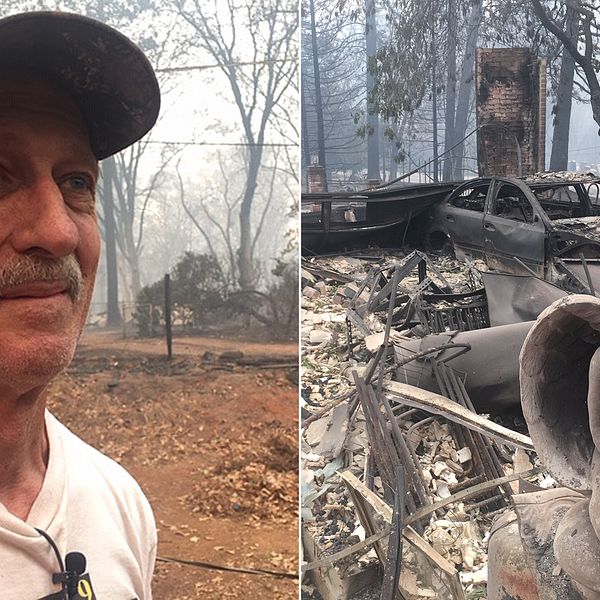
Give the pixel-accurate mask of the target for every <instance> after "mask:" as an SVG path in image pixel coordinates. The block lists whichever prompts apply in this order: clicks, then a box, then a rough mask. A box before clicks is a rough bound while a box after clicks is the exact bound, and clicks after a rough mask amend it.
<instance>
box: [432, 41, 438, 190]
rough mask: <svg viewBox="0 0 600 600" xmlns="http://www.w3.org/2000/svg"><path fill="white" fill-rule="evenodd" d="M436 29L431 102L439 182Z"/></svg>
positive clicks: (434, 153) (436, 173)
mask: <svg viewBox="0 0 600 600" xmlns="http://www.w3.org/2000/svg"><path fill="white" fill-rule="evenodd" d="M434 39H435V31H434V30H432V31H431V56H433V57H434V58H433V62H432V63H431V65H432V66H431V103H432V126H433V181H434V182H435V183H437V182H438V173H439V161H438V118H437V71H436V68H435V42H434Z"/></svg>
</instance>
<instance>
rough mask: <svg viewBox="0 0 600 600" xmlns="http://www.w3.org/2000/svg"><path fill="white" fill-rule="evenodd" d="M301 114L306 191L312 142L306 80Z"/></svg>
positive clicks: (302, 87)
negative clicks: (309, 128) (308, 118)
mask: <svg viewBox="0 0 600 600" xmlns="http://www.w3.org/2000/svg"><path fill="white" fill-rule="evenodd" d="M300 112H301V119H302V123H301V129H300V131H301V133H300V135H301V136H302V155H303V156H302V158H303V160H302V165H303V166H304V175H305V177H306V189H307V190H308V167H309V166H310V141H309V139H308V125H307V119H306V100H305V96H304V78H302V82H301V85H300Z"/></svg>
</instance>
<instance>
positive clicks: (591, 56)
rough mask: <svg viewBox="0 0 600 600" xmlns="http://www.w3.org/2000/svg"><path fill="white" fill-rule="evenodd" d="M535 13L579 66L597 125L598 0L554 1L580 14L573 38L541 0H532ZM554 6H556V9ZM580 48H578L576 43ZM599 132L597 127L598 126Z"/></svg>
mask: <svg viewBox="0 0 600 600" xmlns="http://www.w3.org/2000/svg"><path fill="white" fill-rule="evenodd" d="M531 3H532V5H533V9H534V11H535V14H536V15H537V16H538V18H539V19H540V21H541V23H542V25H543V26H544V27H545V28H546V30H547V31H549V32H550V33H551V34H552V35H554V36H556V38H558V40H560V42H561V43H562V44H563V45H564V47H565V48H566V50H567V51H568V52H569V54H570V55H571V56H572V57H573V60H574V61H575V62H576V63H577V64H578V65H579V66H580V67H581V70H582V71H583V74H584V77H585V80H586V83H587V85H588V89H589V94H590V103H591V106H592V114H593V116H594V121H596V123H597V124H598V125H599V126H600V81H599V80H598V75H597V70H598V59H597V52H598V46H599V39H600V16H599V15H600V4H599V3H598V1H597V0H592V1H591V2H586V3H584V2H581V1H580V0H569V2H557V3H556V4H558V5H559V6H558V9H559V10H560V9H561V8H565V7H566V6H567V5H568V7H569V8H570V9H571V10H572V11H573V12H574V13H575V14H576V15H577V16H578V17H579V36H577V38H576V39H573V36H572V33H571V32H570V31H567V29H566V28H563V27H562V26H561V22H560V19H559V18H556V17H555V15H554V14H553V13H552V12H551V11H549V10H548V9H547V8H546V6H544V5H543V4H542V2H541V0H531ZM555 10H556V9H555ZM578 44H581V46H582V51H580V50H579V45H578ZM599 133H600V130H599Z"/></svg>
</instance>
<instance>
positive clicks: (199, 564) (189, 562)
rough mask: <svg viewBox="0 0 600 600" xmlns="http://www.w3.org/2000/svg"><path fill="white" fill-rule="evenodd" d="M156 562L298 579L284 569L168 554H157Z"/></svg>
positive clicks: (295, 575) (296, 575)
mask: <svg viewBox="0 0 600 600" xmlns="http://www.w3.org/2000/svg"><path fill="white" fill-rule="evenodd" d="M156 560H157V561H158V562H165V563H179V564H181V565H189V566H191V567H201V568H203V569H214V570H215V571H229V572H232V573H244V574H246V575H270V576H271V577H281V578H283V579H298V574H297V573H289V572H286V571H274V570H271V569H260V568H254V569H245V568H242V567H228V566H227V565H217V564H215V563H209V562H206V561H201V560H185V559H183V558H172V557H170V556H157V557H156Z"/></svg>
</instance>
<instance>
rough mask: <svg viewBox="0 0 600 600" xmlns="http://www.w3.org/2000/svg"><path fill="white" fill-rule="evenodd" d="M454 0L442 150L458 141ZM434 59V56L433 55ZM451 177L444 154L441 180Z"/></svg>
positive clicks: (450, 9)
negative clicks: (456, 127)
mask: <svg viewBox="0 0 600 600" xmlns="http://www.w3.org/2000/svg"><path fill="white" fill-rule="evenodd" d="M457 27H458V25H457V16H456V0H448V51H447V56H448V58H447V59H446V68H447V71H446V115H445V118H444V125H445V130H444V152H445V151H447V150H449V149H450V148H452V146H453V145H454V144H455V143H456V142H457V141H458V140H457V139H456V136H455V135H454V120H455V113H456V43H457V40H456V30H457ZM434 60H435V57H434ZM451 179H452V154H444V171H443V180H444V181H450V180H451Z"/></svg>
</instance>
